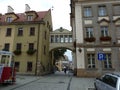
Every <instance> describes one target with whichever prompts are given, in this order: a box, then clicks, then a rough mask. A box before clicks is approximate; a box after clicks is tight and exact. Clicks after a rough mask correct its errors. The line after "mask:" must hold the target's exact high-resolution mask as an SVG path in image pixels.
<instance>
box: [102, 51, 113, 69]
mask: <svg viewBox="0 0 120 90" xmlns="http://www.w3.org/2000/svg"><path fill="white" fill-rule="evenodd" d="M104 68H106V69H109V68H112V61H111V53H105V60H104Z"/></svg>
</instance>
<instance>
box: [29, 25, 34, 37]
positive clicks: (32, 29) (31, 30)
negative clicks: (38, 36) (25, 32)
mask: <svg viewBox="0 0 120 90" xmlns="http://www.w3.org/2000/svg"><path fill="white" fill-rule="evenodd" d="M34 35H35V27H31V28H30V36H34Z"/></svg>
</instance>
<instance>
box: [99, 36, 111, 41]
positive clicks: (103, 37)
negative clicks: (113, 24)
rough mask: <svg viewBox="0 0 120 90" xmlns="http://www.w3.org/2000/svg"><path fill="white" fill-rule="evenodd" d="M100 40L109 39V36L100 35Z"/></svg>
mask: <svg viewBox="0 0 120 90" xmlns="http://www.w3.org/2000/svg"><path fill="white" fill-rule="evenodd" d="M100 41H111V37H110V36H101V37H100Z"/></svg>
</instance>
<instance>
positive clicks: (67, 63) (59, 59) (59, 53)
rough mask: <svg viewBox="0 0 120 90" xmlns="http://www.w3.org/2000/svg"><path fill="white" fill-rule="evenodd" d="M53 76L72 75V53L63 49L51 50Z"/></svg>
mask: <svg viewBox="0 0 120 90" xmlns="http://www.w3.org/2000/svg"><path fill="white" fill-rule="evenodd" d="M51 54H52V55H51V56H52V57H51V59H52V65H53V72H54V74H59V75H60V74H62V75H73V70H74V66H73V52H72V50H70V49H68V48H65V47H58V48H55V49H53V50H51Z"/></svg>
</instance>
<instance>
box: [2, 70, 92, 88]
mask: <svg viewBox="0 0 120 90" xmlns="http://www.w3.org/2000/svg"><path fill="white" fill-rule="evenodd" d="M93 88H94V78H78V77H74V76H72V75H68V74H66V75H65V74H64V73H63V72H62V73H61V72H56V73H55V74H52V75H47V76H40V77H36V76H20V75H17V82H16V83H15V84H14V85H0V90H94V89H93Z"/></svg>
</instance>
